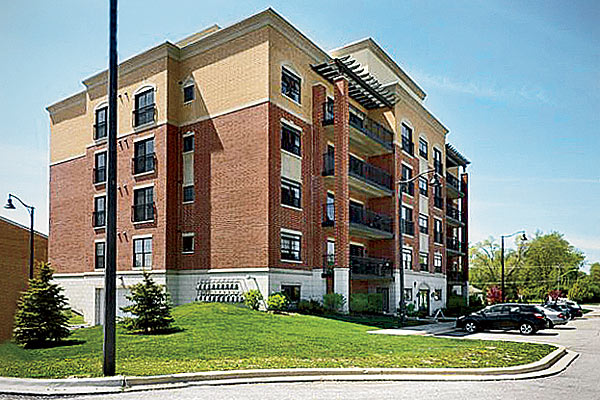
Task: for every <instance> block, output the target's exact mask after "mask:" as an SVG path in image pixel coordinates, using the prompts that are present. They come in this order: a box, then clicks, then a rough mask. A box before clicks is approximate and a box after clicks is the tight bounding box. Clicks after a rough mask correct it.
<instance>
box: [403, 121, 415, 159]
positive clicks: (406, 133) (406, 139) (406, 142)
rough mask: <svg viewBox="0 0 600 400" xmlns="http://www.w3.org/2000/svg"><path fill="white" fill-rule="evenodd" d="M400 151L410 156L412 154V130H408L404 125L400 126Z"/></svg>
mask: <svg viewBox="0 0 600 400" xmlns="http://www.w3.org/2000/svg"><path fill="white" fill-rule="evenodd" d="M402 150H404V151H405V152H407V153H408V154H410V155H412V154H413V153H414V150H413V141H412V129H411V128H409V127H408V126H407V125H406V124H402Z"/></svg>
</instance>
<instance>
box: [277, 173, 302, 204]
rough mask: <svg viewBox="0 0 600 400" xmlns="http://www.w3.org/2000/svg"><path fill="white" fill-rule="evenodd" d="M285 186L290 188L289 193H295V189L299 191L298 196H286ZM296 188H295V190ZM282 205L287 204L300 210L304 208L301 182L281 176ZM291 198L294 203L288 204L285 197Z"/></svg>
mask: <svg viewBox="0 0 600 400" xmlns="http://www.w3.org/2000/svg"><path fill="white" fill-rule="evenodd" d="M284 187H286V188H288V189H289V190H288V191H289V193H290V194H293V193H294V192H295V190H296V191H297V193H298V197H295V196H293V195H291V196H284ZM294 189H295V190H294ZM280 195H281V205H282V206H285V207H292V208H295V209H298V210H302V183H300V182H296V181H294V180H292V179H288V178H285V177H281V192H280ZM288 197H289V198H290V199H291V200H292V203H293V204H288V203H285V202H284V198H285V199H287V198H288Z"/></svg>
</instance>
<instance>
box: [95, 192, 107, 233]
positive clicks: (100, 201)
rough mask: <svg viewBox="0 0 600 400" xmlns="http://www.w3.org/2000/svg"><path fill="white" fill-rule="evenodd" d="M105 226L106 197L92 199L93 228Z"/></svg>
mask: <svg viewBox="0 0 600 400" xmlns="http://www.w3.org/2000/svg"><path fill="white" fill-rule="evenodd" d="M104 225H106V196H99V197H95V198H94V227H101V226H104Z"/></svg>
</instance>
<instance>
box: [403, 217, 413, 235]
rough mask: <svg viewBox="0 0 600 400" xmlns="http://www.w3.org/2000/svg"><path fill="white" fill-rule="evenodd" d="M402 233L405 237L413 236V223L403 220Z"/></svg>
mask: <svg viewBox="0 0 600 400" xmlns="http://www.w3.org/2000/svg"><path fill="white" fill-rule="evenodd" d="M402 233H404V234H406V235H411V236H412V235H414V234H415V223H414V222H412V221H407V220H405V219H403V220H402Z"/></svg>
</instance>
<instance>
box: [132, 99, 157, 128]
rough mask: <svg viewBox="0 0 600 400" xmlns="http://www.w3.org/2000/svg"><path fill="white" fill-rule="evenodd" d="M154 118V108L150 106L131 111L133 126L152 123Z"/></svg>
mask: <svg viewBox="0 0 600 400" xmlns="http://www.w3.org/2000/svg"><path fill="white" fill-rule="evenodd" d="M155 117H156V106H155V105H154V104H150V105H147V106H144V107H140V108H137V109H135V110H133V126H140V125H144V124H148V123H150V122H154V118H155Z"/></svg>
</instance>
